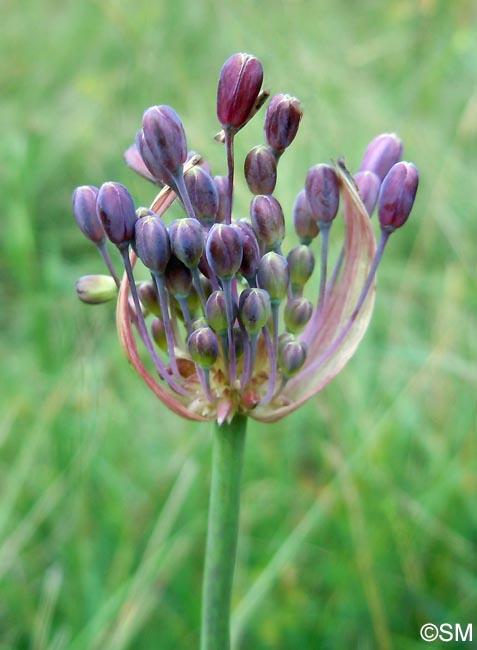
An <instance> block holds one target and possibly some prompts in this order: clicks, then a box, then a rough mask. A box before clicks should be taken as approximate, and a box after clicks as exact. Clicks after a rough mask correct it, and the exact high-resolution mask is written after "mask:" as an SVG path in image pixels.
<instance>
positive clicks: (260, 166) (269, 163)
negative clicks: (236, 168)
mask: <svg viewBox="0 0 477 650" xmlns="http://www.w3.org/2000/svg"><path fill="white" fill-rule="evenodd" d="M244 172H245V180H246V181H247V185H248V189H249V190H250V191H251V192H252V194H273V190H274V189H275V185H276V184H277V161H276V158H275V156H274V155H273V152H272V151H271V149H269V148H268V147H266V146H265V145H263V144H260V145H258V147H254V148H253V149H252V150H251V151H249V152H248V154H247V157H246V158H245V165H244Z"/></svg>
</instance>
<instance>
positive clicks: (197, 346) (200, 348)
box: [187, 327, 219, 370]
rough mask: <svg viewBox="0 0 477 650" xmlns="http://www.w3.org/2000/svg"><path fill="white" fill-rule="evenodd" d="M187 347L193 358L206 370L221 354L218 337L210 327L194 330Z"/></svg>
mask: <svg viewBox="0 0 477 650" xmlns="http://www.w3.org/2000/svg"><path fill="white" fill-rule="evenodd" d="M187 347H188V349H189V354H190V356H191V357H192V359H193V360H194V361H195V363H196V364H197V365H198V366H199V367H200V368H203V369H204V370H210V368H212V366H213V365H214V363H215V362H216V361H217V357H218V356H219V344H218V342H217V337H216V336H215V333H214V330H213V329H211V328H210V327H200V328H199V329H197V330H194V331H193V332H192V334H191V335H190V336H189V339H188V341H187Z"/></svg>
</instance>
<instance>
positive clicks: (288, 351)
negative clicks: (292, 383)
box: [278, 340, 307, 379]
mask: <svg viewBox="0 0 477 650" xmlns="http://www.w3.org/2000/svg"><path fill="white" fill-rule="evenodd" d="M306 352H307V350H306V345H305V344H304V343H301V342H300V341H295V340H288V341H286V342H285V343H282V344H280V345H279V346H278V366H279V368H280V370H281V371H282V373H283V375H284V377H285V378H286V379H289V378H290V377H293V375H296V374H297V372H299V371H300V370H301V368H302V367H303V364H304V363H305V360H306Z"/></svg>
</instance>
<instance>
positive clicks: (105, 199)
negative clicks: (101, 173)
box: [96, 183, 136, 247]
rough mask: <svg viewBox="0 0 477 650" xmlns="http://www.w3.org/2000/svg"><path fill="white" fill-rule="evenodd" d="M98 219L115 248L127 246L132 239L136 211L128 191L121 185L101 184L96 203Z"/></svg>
mask: <svg viewBox="0 0 477 650" xmlns="http://www.w3.org/2000/svg"><path fill="white" fill-rule="evenodd" d="M96 209H97V213H98V217H99V218H100V220H101V223H102V224H103V228H104V231H105V233H106V235H107V236H108V238H109V240H110V241H111V242H112V243H113V244H115V245H116V246H119V247H122V246H125V245H128V244H129V243H130V242H131V241H132V239H133V238H134V227H135V225H136V210H135V208H134V201H133V199H132V196H131V195H130V194H129V192H128V190H127V189H126V188H125V187H124V185H121V183H103V185H101V187H100V190H99V192H98V198H97V201H96Z"/></svg>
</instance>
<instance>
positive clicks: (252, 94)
mask: <svg viewBox="0 0 477 650" xmlns="http://www.w3.org/2000/svg"><path fill="white" fill-rule="evenodd" d="M262 81H263V70H262V64H261V63H260V61H259V60H258V59H256V58H255V57H254V56H252V55H250V54H244V53H238V54H233V55H232V56H231V57H230V58H228V59H227V61H226V62H225V63H224V65H223V67H222V70H221V72H220V78H219V86H218V89H217V117H218V118H219V122H220V123H221V124H222V126H223V127H224V128H227V127H233V128H235V129H238V128H240V127H241V126H243V125H244V124H245V123H246V122H247V119H248V117H249V115H250V113H251V112H252V110H253V108H254V106H255V102H256V100H257V97H258V94H259V92H260V88H261V86H262Z"/></svg>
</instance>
